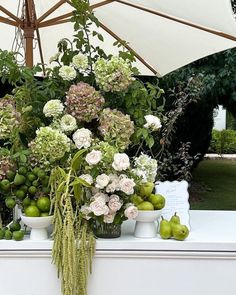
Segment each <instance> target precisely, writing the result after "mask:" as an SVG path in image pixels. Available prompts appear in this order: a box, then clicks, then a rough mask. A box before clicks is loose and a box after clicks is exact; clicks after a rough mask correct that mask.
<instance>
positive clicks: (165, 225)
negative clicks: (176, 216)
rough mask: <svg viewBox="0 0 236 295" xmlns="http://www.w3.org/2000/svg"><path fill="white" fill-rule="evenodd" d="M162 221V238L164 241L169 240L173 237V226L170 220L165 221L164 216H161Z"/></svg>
mask: <svg viewBox="0 0 236 295" xmlns="http://www.w3.org/2000/svg"><path fill="white" fill-rule="evenodd" d="M161 218H162V220H161V222H160V231H159V233H160V236H161V238H162V239H169V238H171V235H172V228H171V224H170V222H169V221H168V220H166V219H164V218H163V216H161Z"/></svg>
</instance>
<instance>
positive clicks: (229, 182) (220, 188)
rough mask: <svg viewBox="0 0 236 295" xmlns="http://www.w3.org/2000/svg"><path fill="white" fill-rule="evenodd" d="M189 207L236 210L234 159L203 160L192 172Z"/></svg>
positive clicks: (235, 169)
mask: <svg viewBox="0 0 236 295" xmlns="http://www.w3.org/2000/svg"><path fill="white" fill-rule="evenodd" d="M190 196H191V198H190V207H191V209H199V210H236V161H233V160H223V159H217V160H210V159H209V160H204V161H202V162H201V163H200V164H199V165H198V167H197V168H196V169H195V170H194V172H193V183H192V188H191V190H190Z"/></svg>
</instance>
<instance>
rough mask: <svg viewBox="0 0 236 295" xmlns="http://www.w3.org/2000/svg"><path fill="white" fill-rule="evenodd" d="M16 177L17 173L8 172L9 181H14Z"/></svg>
mask: <svg viewBox="0 0 236 295" xmlns="http://www.w3.org/2000/svg"><path fill="white" fill-rule="evenodd" d="M15 175H16V173H15V172H14V171H11V170H10V171H8V172H7V179H8V180H9V181H13V179H14V177H15Z"/></svg>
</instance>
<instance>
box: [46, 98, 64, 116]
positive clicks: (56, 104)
mask: <svg viewBox="0 0 236 295" xmlns="http://www.w3.org/2000/svg"><path fill="white" fill-rule="evenodd" d="M63 111H64V106H63V104H62V102H61V101H60V100H59V99H51V100H49V101H48V102H47V103H46V104H45V105H44V107H43V113H44V115H45V117H57V116H59V115H61V114H62V113H63Z"/></svg>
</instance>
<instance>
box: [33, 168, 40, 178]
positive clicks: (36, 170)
mask: <svg viewBox="0 0 236 295" xmlns="http://www.w3.org/2000/svg"><path fill="white" fill-rule="evenodd" d="M39 170H40V168H39V167H34V169H33V170H32V172H33V173H34V175H35V176H38V172H39Z"/></svg>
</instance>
